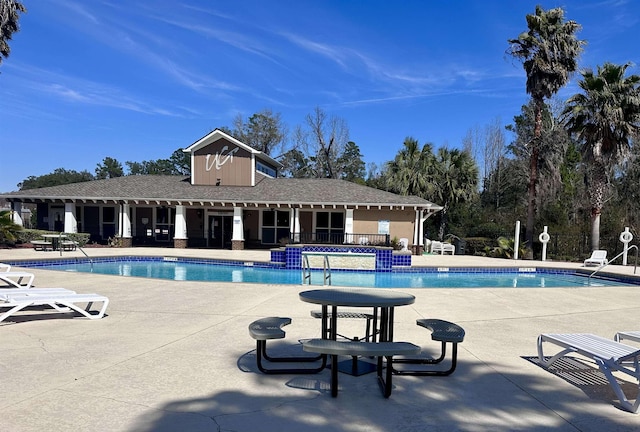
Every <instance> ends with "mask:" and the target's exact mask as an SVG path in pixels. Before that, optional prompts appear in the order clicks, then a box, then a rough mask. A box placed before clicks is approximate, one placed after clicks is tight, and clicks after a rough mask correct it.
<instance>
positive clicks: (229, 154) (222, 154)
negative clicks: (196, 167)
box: [204, 146, 240, 171]
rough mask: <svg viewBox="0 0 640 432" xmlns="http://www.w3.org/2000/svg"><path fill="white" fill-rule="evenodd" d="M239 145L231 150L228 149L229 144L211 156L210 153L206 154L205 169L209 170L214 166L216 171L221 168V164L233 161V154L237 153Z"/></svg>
mask: <svg viewBox="0 0 640 432" xmlns="http://www.w3.org/2000/svg"><path fill="white" fill-rule="evenodd" d="M239 150H240V147H236V148H234V149H233V150H229V146H224V147H222V150H220V151H219V152H217V153H216V154H215V155H214V156H213V157H211V153H209V154H207V156H206V157H205V164H204V165H205V168H204V169H205V170H206V171H211V169H212V168H215V169H216V170H217V171H219V170H220V169H222V166H223V165H224V164H226V163H227V162H230V163H233V155H234V154H235V153H238V151H239Z"/></svg>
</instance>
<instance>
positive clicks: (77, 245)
mask: <svg viewBox="0 0 640 432" xmlns="http://www.w3.org/2000/svg"><path fill="white" fill-rule="evenodd" d="M63 235H64V234H63V233H60V234H58V249H59V250H60V256H62V251H63V250H64V247H62V236H63ZM65 237H66V236H65ZM75 243H76V249H80V252H82V254H83V255H84V256H86V257H87V259H89V262H90V263H91V264H93V260H92V259H91V257H90V256H89V255H87V253H86V252H85V251H84V249H82V247H80V245H79V244H78V242H75Z"/></svg>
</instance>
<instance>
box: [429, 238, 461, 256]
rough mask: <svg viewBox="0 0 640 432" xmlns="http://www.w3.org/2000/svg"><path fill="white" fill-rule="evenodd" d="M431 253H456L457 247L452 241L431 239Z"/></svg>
mask: <svg viewBox="0 0 640 432" xmlns="http://www.w3.org/2000/svg"><path fill="white" fill-rule="evenodd" d="M431 253H435V254H440V255H444V254H451V255H455V253H456V247H455V246H454V245H452V244H451V243H444V242H441V241H436V240H433V241H431Z"/></svg>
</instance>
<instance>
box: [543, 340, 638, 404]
mask: <svg viewBox="0 0 640 432" xmlns="http://www.w3.org/2000/svg"><path fill="white" fill-rule="evenodd" d="M544 342H548V343H552V344H555V345H558V346H560V347H562V348H563V349H562V351H560V352H559V353H557V354H555V355H554V356H552V357H549V358H548V359H547V358H546V357H545V356H544V354H543V350H542V344H543V343H544ZM570 353H575V354H580V355H582V356H585V357H587V358H589V359H591V360H593V361H595V362H596V364H597V365H598V367H599V368H600V370H601V371H602V373H603V374H604V375H605V376H606V377H607V380H608V381H609V385H610V386H611V388H612V389H613V391H614V392H615V393H616V396H617V397H618V399H619V401H620V405H621V406H622V408H624V409H625V410H627V411H630V412H633V413H637V412H638V407H639V406H640V389H639V390H638V394H637V395H636V400H635V402H631V401H629V399H627V396H626V395H625V394H624V392H623V391H622V388H621V387H620V383H619V382H618V381H617V380H616V378H615V377H614V376H613V372H616V371H617V372H622V373H624V374H627V375H629V376H631V377H633V378H635V379H636V380H637V381H638V384H639V385H640V363H639V360H640V349H638V347H632V346H629V345H625V344H622V343H620V342H616V341H614V340H611V339H607V338H604V337H601V336H597V335H593V334H588V333H562V334H552V333H549V334H541V335H540V336H538V358H539V360H540V364H541V365H542V366H544V367H545V368H549V367H550V366H551V365H552V364H553V363H554V362H555V361H556V360H558V359H560V358H561V357H563V356H565V355H566V354H570Z"/></svg>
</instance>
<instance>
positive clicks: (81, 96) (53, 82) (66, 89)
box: [11, 63, 185, 117]
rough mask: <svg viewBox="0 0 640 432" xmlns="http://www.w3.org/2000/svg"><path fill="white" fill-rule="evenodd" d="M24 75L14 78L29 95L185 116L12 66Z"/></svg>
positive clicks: (117, 92)
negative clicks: (34, 94)
mask: <svg viewBox="0 0 640 432" xmlns="http://www.w3.org/2000/svg"><path fill="white" fill-rule="evenodd" d="M11 68H13V69H15V70H18V71H19V72H20V74H19V77H17V76H16V77H14V79H15V80H16V82H15V83H16V84H18V85H20V86H21V87H22V88H24V89H25V91H27V90H28V91H30V92H31V93H36V94H38V95H39V96H40V97H42V96H48V97H51V98H55V99H57V100H58V101H64V102H66V103H70V104H82V105H94V106H103V107H109V108H117V109H122V110H127V111H135V112H139V113H145V114H153V115H161V116H169V117H182V116H184V114H185V113H183V112H180V111H175V110H172V109H168V108H165V107H162V106H157V105H154V104H152V103H149V102H147V101H145V100H142V99H140V98H138V97H135V96H133V95H131V94H129V93H128V92H127V91H126V90H123V89H122V88H118V87H115V86H112V85H108V84H104V83H99V82H95V81H90V80H86V79H82V78H79V77H77V76H73V75H67V74H63V73H60V72H54V71H49V70H46V69H42V68H34V67H30V66H28V65H21V64H16V63H12V65H11Z"/></svg>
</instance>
